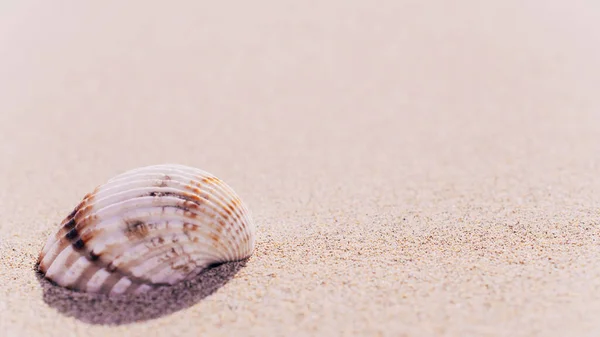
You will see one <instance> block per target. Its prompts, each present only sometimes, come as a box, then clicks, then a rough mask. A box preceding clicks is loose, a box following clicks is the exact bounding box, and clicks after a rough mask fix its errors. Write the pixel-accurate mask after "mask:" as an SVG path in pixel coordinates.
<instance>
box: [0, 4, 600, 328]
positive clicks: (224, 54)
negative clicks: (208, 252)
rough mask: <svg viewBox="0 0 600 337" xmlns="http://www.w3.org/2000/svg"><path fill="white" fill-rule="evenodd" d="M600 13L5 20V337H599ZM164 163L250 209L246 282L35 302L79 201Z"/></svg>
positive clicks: (6, 16)
mask: <svg viewBox="0 0 600 337" xmlns="http://www.w3.org/2000/svg"><path fill="white" fill-rule="evenodd" d="M450 3H452V4H450ZM598 13H600V7H599V6H598V5H597V4H596V3H595V2H594V1H591V0H589V1H583V0H582V1H574V2H564V1H558V0H554V1H541V0H540V1H517V0H508V1H496V2H489V1H488V2H482V1H475V0H472V1H468V0H465V1H454V2H447V1H441V0H435V1H400V0H390V1H378V2H377V3H376V4H375V3H374V2H371V1H305V2H295V3H292V2H289V3H284V2H279V1H253V2H242V1H239V2H235V3H231V2H227V3H222V4H216V3H210V2H199V1H198V2H194V1H180V2H177V3H170V4H168V5H167V4H166V3H163V4H159V3H158V2H155V3H150V2H146V1H127V2H122V1H108V2H104V1H103V2H96V3H94V4H92V3H89V2H78V1H65V2H47V1H39V2H25V1H18V2H17V1H13V2H2V4H0V158H1V159H0V181H1V183H0V186H1V188H0V259H1V260H0V261H1V263H0V268H1V272H0V312H1V314H0V331H2V333H1V334H2V335H3V336H75V335H82V336H109V337H110V336H126V335H131V336H145V337H148V336H168V335H177V336H238V335H253V336H316V335H319V336H336V335H363V336H379V335H382V336H567V335H569V336H598V335H600V320H599V319H598V316H599V313H600V246H599V242H598V237H599V235H600V95H598V89H599V88H600V24H599V22H600V17H599V14H598ZM168 162H176V163H181V164H186V165H191V166H195V167H199V168H202V169H205V170H207V171H209V172H211V173H214V174H215V175H217V176H218V177H220V178H221V179H223V180H224V181H226V182H227V183H228V184H229V185H231V186H232V187H233V188H234V189H235V190H236V191H237V192H238V193H239V195H240V196H241V197H242V199H243V200H244V201H245V202H246V203H247V204H248V205H249V207H250V208H251V210H252V212H253V214H254V218H255V221H256V223H257V227H258V237H257V246H256V251H255V253H254V255H253V256H252V257H251V258H250V259H249V260H248V261H246V262H245V263H238V264H230V265H224V266H221V267H219V268H217V269H213V270H210V271H209V272H207V273H205V274H203V275H201V276H200V277H199V278H198V279H197V280H194V281H193V282H191V283H189V284H185V285H181V286H179V287H175V288H173V289H170V290H169V291H165V292H162V293H158V294H154V295H153V297H150V298H140V299H137V300H127V301H126V300H106V299H94V298H90V297H89V296H86V295H83V294H74V293H72V292H68V291H64V290H62V289H60V288H57V287H56V286H52V285H51V284H49V283H48V282H45V281H43V280H38V277H37V276H36V273H35V272H34V263H35V260H36V258H37V254H38V253H39V251H40V249H41V248H42V245H43V243H44V242H45V240H46V238H47V237H48V235H50V234H52V233H53V232H54V230H55V229H56V228H57V226H58V224H59V222H60V221H61V220H62V219H63V218H64V217H65V216H66V215H67V214H68V213H69V212H70V210H71V209H72V208H73V207H74V206H75V205H76V204H77V203H78V202H79V200H80V199H81V198H82V197H83V196H84V195H85V194H86V193H87V192H89V191H91V190H92V189H93V188H94V187H95V186H96V185H98V184H100V183H102V182H104V181H105V180H106V179H108V178H110V177H112V176H113V175H115V174H118V173H120V172H123V171H125V170H127V169H130V168H134V167H138V166H143V165H149V164H157V163H168Z"/></svg>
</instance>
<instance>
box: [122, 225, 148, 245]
mask: <svg viewBox="0 0 600 337" xmlns="http://www.w3.org/2000/svg"><path fill="white" fill-rule="evenodd" d="M125 223H126V225H127V226H126V227H125V230H124V233H125V235H126V236H127V238H129V240H135V239H139V240H141V239H143V238H145V237H146V236H148V234H150V230H149V228H148V225H147V224H146V223H144V222H143V221H139V220H126V221H125Z"/></svg>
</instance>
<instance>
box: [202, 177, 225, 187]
mask: <svg viewBox="0 0 600 337" xmlns="http://www.w3.org/2000/svg"><path fill="white" fill-rule="evenodd" d="M201 181H202V183H204V184H213V185H221V184H223V182H222V181H221V179H219V178H217V177H204V178H202V180H201Z"/></svg>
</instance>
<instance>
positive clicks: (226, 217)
mask: <svg viewBox="0 0 600 337" xmlns="http://www.w3.org/2000/svg"><path fill="white" fill-rule="evenodd" d="M254 233H255V227H254V223H253V222H252V219H251V216H250V212H249V211H248V209H247V208H246V206H245V205H244V204H243V203H242V201H241V200H240V198H239V197H238V196H237V195H236V194H235V192H234V191H233V190H232V189H231V188H230V187H229V186H227V185H226V184H225V183H224V182H222V181H221V180H219V179H218V178H216V177H215V176H213V175H211V174H209V173H206V172H204V171H201V170H198V169H195V168H191V167H187V166H182V165H156V166H148V167H143V168H138V169H134V170H131V171H128V172H125V173H123V174H121V175H118V176H116V177H114V178H113V179H111V180H109V181H108V182H107V183H105V184H104V185H101V186H99V187H97V188H96V189H95V190H94V192H92V193H90V194H87V195H86V196H85V198H84V199H83V201H82V202H81V203H80V204H79V205H78V206H77V207H76V208H75V209H74V210H73V212H71V214H70V215H69V216H68V217H67V218H65V219H64V220H63V222H62V224H61V228H60V230H59V231H58V233H56V234H55V235H52V236H50V238H49V239H48V241H47V242H46V245H45V246H44V248H43V249H42V252H41V253H40V256H39V260H38V263H39V270H40V272H41V273H43V274H44V276H45V277H47V278H48V279H50V280H52V281H54V282H55V283H57V284H58V285H60V286H63V287H66V288H70V289H74V290H79V291H86V292H95V293H110V294H121V293H140V292H143V291H145V290H148V289H151V288H152V287H153V286H156V285H172V284H175V283H177V282H179V281H182V280H186V279H190V278H192V277H194V276H196V275H197V274H198V273H199V272H200V271H201V270H203V269H204V268H206V267H208V266H210V265H212V264H218V263H223V262H229V261H237V260H242V259H245V258H247V257H249V256H250V255H251V254H252V252H253V250H254V235H255V234H254Z"/></svg>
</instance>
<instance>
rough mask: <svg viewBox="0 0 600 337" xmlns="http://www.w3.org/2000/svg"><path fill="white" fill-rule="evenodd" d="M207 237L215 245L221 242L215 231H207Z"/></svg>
mask: <svg viewBox="0 0 600 337" xmlns="http://www.w3.org/2000/svg"><path fill="white" fill-rule="evenodd" d="M208 237H209V238H210V240H211V241H212V242H213V244H214V245H215V246H218V245H219V244H220V243H221V242H220V240H219V236H218V235H217V234H215V233H208Z"/></svg>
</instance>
